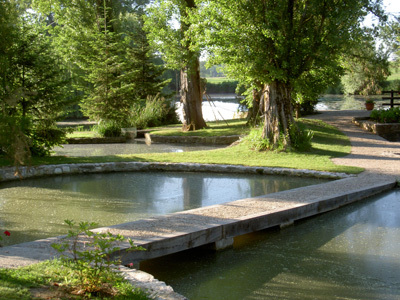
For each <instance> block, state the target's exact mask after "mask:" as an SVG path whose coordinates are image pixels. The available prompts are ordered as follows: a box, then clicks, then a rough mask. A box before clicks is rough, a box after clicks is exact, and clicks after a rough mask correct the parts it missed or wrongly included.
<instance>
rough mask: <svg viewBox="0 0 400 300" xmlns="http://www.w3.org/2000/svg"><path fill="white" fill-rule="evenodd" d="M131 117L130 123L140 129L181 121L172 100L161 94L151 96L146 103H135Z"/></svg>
mask: <svg viewBox="0 0 400 300" xmlns="http://www.w3.org/2000/svg"><path fill="white" fill-rule="evenodd" d="M130 118H131V121H130V123H131V124H134V125H135V126H136V128H138V129H143V128H147V127H157V126H162V125H169V124H177V123H179V120H178V116H177V115H176V112H175V106H174V105H173V103H172V101H171V100H168V99H165V98H164V97H160V96H159V95H156V96H149V97H148V98H147V100H146V102H145V103H142V104H136V105H134V106H133V107H132V110H131V117H130Z"/></svg>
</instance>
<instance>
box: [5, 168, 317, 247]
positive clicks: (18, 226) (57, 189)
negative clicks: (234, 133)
mask: <svg viewBox="0 0 400 300" xmlns="http://www.w3.org/2000/svg"><path fill="white" fill-rule="evenodd" d="M321 182H324V181H322V180H317V179H306V178H297V177H293V178H291V177H287V176H286V177H283V176H261V175H235V174H207V173H179V172H163V173H151V172H134V173H110V174H90V175H89V174H88V175H76V176H63V177H51V178H40V179H29V180H24V181H21V182H12V183H2V184H0V188H1V189H0V228H5V229H7V230H9V231H10V232H12V233H13V234H12V235H11V237H10V238H7V239H6V240H5V241H4V244H7V243H8V245H9V244H14V243H19V242H24V241H31V240H35V239H39V238H45V237H49V236H56V235H60V234H64V233H65V232H66V228H65V226H64V225H63V221H64V220H65V219H73V220H75V221H77V222H80V221H89V222H97V223H99V224H100V225H101V226H106V225H113V224H119V223H124V222H129V221H134V220H138V219H142V218H146V217H149V216H153V215H163V214H167V213H172V212H177V211H182V210H187V209H192V208H198V207H202V206H210V205H214V204H220V203H224V202H229V201H234V200H238V199H242V198H247V197H254V196H260V195H264V194H268V193H274V192H277V191H280V190H286V189H290V188H296V187H300V186H306V185H310V184H317V183H321Z"/></svg>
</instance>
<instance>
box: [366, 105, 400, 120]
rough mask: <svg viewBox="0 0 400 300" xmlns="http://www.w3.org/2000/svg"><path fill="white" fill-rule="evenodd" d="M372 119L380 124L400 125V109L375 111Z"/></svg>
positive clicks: (372, 113)
mask: <svg viewBox="0 0 400 300" xmlns="http://www.w3.org/2000/svg"><path fill="white" fill-rule="evenodd" d="M370 118H371V120H374V121H376V122H379V123H400V107H395V108H390V109H387V110H384V109H380V110H373V111H372V112H371V116H370Z"/></svg>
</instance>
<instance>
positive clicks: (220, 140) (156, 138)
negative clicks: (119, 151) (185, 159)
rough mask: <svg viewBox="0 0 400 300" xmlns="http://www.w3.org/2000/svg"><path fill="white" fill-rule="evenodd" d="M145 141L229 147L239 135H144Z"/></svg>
mask: <svg viewBox="0 0 400 300" xmlns="http://www.w3.org/2000/svg"><path fill="white" fill-rule="evenodd" d="M144 136H145V139H146V142H148V143H167V144H170V143H177V144H179V143H182V144H204V145H209V144H211V145H230V144H232V143H234V142H236V141H238V140H239V139H240V136H239V135H227V136H211V137H205V136H166V135H155V134H151V133H145V135H144Z"/></svg>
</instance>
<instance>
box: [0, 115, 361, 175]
mask: <svg viewBox="0 0 400 300" xmlns="http://www.w3.org/2000/svg"><path fill="white" fill-rule="evenodd" d="M301 122H303V123H304V124H305V126H306V127H308V128H309V129H311V130H313V131H314V138H313V140H312V148H311V150H309V151H307V152H297V151H288V152H276V151H262V152H260V151H255V150H251V149H249V146H248V145H246V144H245V143H240V144H239V145H236V146H233V147H227V148H222V149H217V150H210V151H193V152H181V153H143V154H139V153H138V154H130V155H113V156H102V157H65V156H51V157H44V158H33V159H32V162H31V164H32V165H41V164H65V163H99V162H121V161H151V162H171V163H204V164H235V165H248V166H263V167H281V168H294V169H309V170H317V171H328V172H344V173H350V174H356V173H360V172H362V171H363V169H361V168H358V167H350V166H338V165H335V164H334V163H333V162H332V161H331V159H332V158H336V157H343V156H346V155H347V154H349V153H350V150H351V145H350V141H349V139H348V138H347V137H346V136H345V135H344V134H343V133H341V132H340V131H339V130H338V129H336V128H335V127H332V126H330V125H327V124H325V123H323V122H322V121H318V120H305V119H304V120H301ZM224 126H225V125H223V124H221V123H220V124H219V125H216V127H215V131H213V130H211V129H206V130H204V131H203V133H201V134H204V135H216V132H219V133H220V134H223V133H224V134H226V135H228V132H229V134H230V133H232V132H236V133H239V132H240V134H245V133H246V132H248V130H250V129H249V128H246V127H244V121H237V123H235V124H233V125H232V128H233V129H232V131H231V130H228V129H226V128H224ZM235 127H236V128H235ZM218 128H219V129H218ZM157 133H158V134H161V133H163V134H169V135H181V134H187V135H195V134H199V132H189V133H182V132H181V131H180V130H179V129H178V128H174V129H169V130H167V131H166V132H163V131H158V132H157ZM10 164H11V162H10V161H6V160H4V159H3V160H2V162H0V165H3V166H4V165H10Z"/></svg>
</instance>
